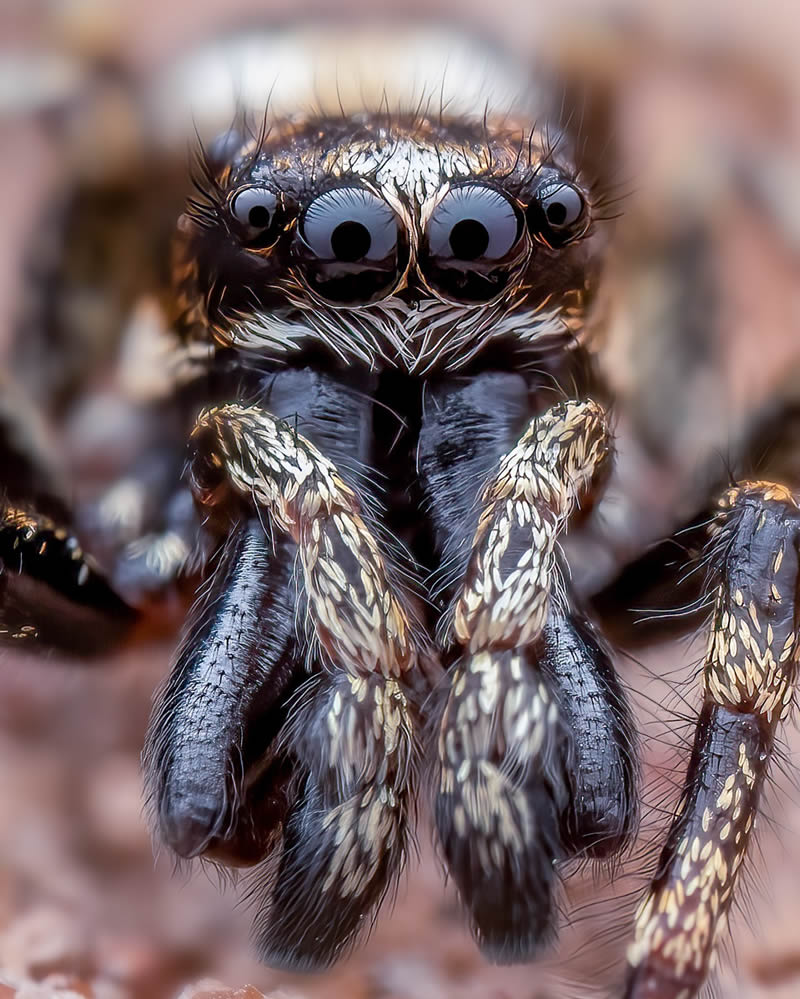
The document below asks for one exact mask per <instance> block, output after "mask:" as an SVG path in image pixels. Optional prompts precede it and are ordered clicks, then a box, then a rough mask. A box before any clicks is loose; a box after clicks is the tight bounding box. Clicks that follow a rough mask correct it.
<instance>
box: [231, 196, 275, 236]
mask: <svg viewBox="0 0 800 999" xmlns="http://www.w3.org/2000/svg"><path fill="white" fill-rule="evenodd" d="M277 207H278V198H277V196H276V195H275V193H274V192H273V191H270V190H269V188H266V187H245V188H244V190H242V191H239V193H238V194H237V195H236V196H235V197H234V199H233V201H232V202H231V211H232V212H233V215H234V218H235V219H236V220H237V222H240V223H241V224H242V225H243V226H245V228H247V229H249V230H252V231H253V233H255V232H262V231H263V230H266V229H269V228H270V227H271V226H272V224H273V222H274V221H275V211H276V209H277Z"/></svg>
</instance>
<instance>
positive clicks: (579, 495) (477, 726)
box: [420, 373, 636, 961]
mask: <svg viewBox="0 0 800 999" xmlns="http://www.w3.org/2000/svg"><path fill="white" fill-rule="evenodd" d="M531 394H532V393H530V394H529V391H528V387H527V385H526V383H525V381H524V379H523V378H522V377H520V376H518V375H506V374H500V373H489V374H485V375H482V376H478V377H477V378H473V379H471V380H469V381H467V380H463V381H457V382H451V383H449V384H444V385H440V386H438V387H432V388H431V390H430V392H429V393H428V395H427V397H426V408H425V412H424V414H423V422H422V433H421V436H420V472H421V476H422V479H423V483H424V486H425V489H426V491H427V493H428V497H429V502H430V505H431V514H432V520H433V524H434V530H435V534H436V539H437V543H438V547H439V549H440V552H441V556H442V560H443V565H444V566H445V571H446V572H447V574H448V579H447V580H446V583H445V585H446V589H447V592H448V595H451V598H452V617H451V620H450V621H449V622H448V632H447V635H446V640H447V642H448V646H449V656H450V663H451V668H450V674H449V678H448V679H449V685H448V690H447V693H446V697H445V700H444V707H443V710H442V711H441V713H440V716H439V731H438V751H437V765H436V766H437V773H436V777H435V786H436V800H435V819H436V826H437V831H438V835H439V838H440V840H441V843H442V847H443V850H444V854H445V858H446V860H447V864H448V867H449V869H450V871H451V873H452V875H453V878H454V880H455V881H456V884H457V885H458V888H459V890H460V893H461V895H462V897H463V899H464V901H465V903H466V905H467V907H468V909H469V911H470V913H471V917H472V920H473V925H474V930H475V933H476V936H477V937H478V939H479V941H480V943H481V945H482V946H483V948H484V949H485V950H486V952H487V953H488V954H489V956H491V957H492V958H494V959H496V960H500V961H508V960H527V959H530V957H532V956H533V955H534V954H535V953H536V952H537V951H538V950H539V949H540V947H541V945H542V943H543V942H544V941H545V940H546V939H547V938H548V936H550V935H551V934H552V932H553V930H554V922H555V888H556V870H555V868H556V864H557V863H558V862H559V861H561V860H565V859H567V858H568V857H569V856H570V855H574V854H576V853H583V854H584V855H591V856H596V857H601V856H608V855H609V854H610V853H612V852H614V851H616V850H618V849H620V848H621V846H622V845H623V844H624V842H625V841H626V840H627V838H628V837H629V835H630V832H631V829H632V826H633V824H634V818H635V806H634V804H633V798H634V794H633V789H634V784H635V771H636V767H635V761H634V755H633V752H632V749H633V745H634V739H633V734H632V732H633V728H632V723H631V719H630V715H629V712H628V710H627V707H626V705H625V701H624V697H623V695H622V691H621V689H620V688H619V685H618V683H617V681H616V677H615V675H614V672H613V669H612V667H611V664H610V661H609V660H608V657H607V655H606V653H605V651H604V649H603V648H602V646H601V644H600V643H599V642H597V641H596V640H595V639H594V638H593V636H592V635H591V634H590V633H588V632H587V631H586V630H585V628H584V627H582V626H581V625H580V623H579V622H578V621H577V620H576V619H575V617H574V613H573V610H572V608H570V607H569V605H568V602H567V601H565V599H564V594H563V592H562V593H559V587H560V577H559V574H558V570H557V560H556V551H555V549H556V545H557V540H558V537H559V534H560V533H561V532H562V531H563V530H564V528H565V527H566V525H567V523H568V521H569V519H570V516H571V514H572V513H573V511H574V509H575V508H576V506H577V505H579V504H580V503H581V502H582V501H585V500H586V499H587V497H589V496H590V495H591V494H592V492H593V491H595V490H596V489H597V488H598V485H599V483H600V480H601V479H602V477H603V474H604V472H605V470H606V467H607V463H608V460H609V453H610V435H609V431H608V428H607V424H606V421H605V418H604V414H603V412H602V409H601V408H600V407H599V406H598V405H597V404H596V403H593V402H588V401H587V402H574V401H572V402H564V403H561V404H559V405H556V406H553V407H552V408H551V409H549V410H547V411H545V412H543V413H542V414H541V415H539V416H537V417H534V418H533V419H529V416H530V410H531V401H530V395H531ZM520 430H522V433H521V435H520ZM482 482H484V483H487V484H486V485H485V487H484V489H483V491H482V492H481V493H479V486H480V484H481V483H482ZM476 501H477V502H476Z"/></svg>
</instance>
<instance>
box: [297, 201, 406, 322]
mask: <svg viewBox="0 0 800 999" xmlns="http://www.w3.org/2000/svg"><path fill="white" fill-rule="evenodd" d="M403 249H404V247H403V245H402V239H401V233H400V229H399V227H398V222H397V217H396V215H395V213H394V212H393V211H392V209H391V208H390V207H389V205H387V204H386V202H385V201H384V200H383V199H382V198H379V197H378V196H377V195H376V194H373V193H372V192H371V191H367V190H364V189H363V188H358V187H339V188H334V190H332V191H326V192H325V193H324V194H321V195H319V197H317V198H315V199H314V200H313V201H312V202H311V204H310V205H309V206H308V208H307V209H306V211H305V212H304V214H303V216H302V218H301V220H300V227H299V240H298V254H299V255H300V257H301V258H302V260H303V262H304V264H305V273H306V278H307V280H308V282H309V284H310V285H311V286H312V287H313V288H314V289H315V290H316V291H317V292H318V293H319V294H320V295H321V296H322V297H323V298H327V299H328V300H330V301H332V302H341V303H348V304H355V303H365V302H370V301H372V300H374V299H375V298H378V297H380V296H381V295H382V294H385V293H386V292H387V291H388V290H389V289H391V288H392V287H394V285H395V284H396V282H397V276H398V273H399V270H400V266H399V263H400V257H401V255H402V252H403Z"/></svg>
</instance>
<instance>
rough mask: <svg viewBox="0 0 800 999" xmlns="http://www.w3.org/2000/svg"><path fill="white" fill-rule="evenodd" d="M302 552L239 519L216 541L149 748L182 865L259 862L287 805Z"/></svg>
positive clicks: (158, 817)
mask: <svg viewBox="0 0 800 999" xmlns="http://www.w3.org/2000/svg"><path fill="white" fill-rule="evenodd" d="M295 554H296V552H295V547H294V545H293V544H292V542H291V541H289V540H287V539H283V538H275V537H270V536H269V535H268V533H267V531H266V530H265V528H264V525H263V524H262V523H261V521H260V519H259V518H258V517H256V516H253V515H251V516H249V517H248V516H246V515H243V516H242V517H241V519H240V520H238V521H237V522H236V523H235V524H234V525H233V526H232V527H231V529H230V531H229V532H228V534H227V536H226V537H225V538H224V539H223V540H222V541H221V542H220V544H219V547H218V549H217V551H216V552H215V553H214V555H213V556H212V558H211V560H210V562H209V564H208V566H207V567H206V573H205V576H206V578H205V580H204V583H203V584H202V586H201V588H200V591H199V594H198V598H197V601H196V603H195V606H194V608H193V609H192V612H191V614H190V617H189V621H188V623H187V626H186V628H185V629H184V634H183V637H182V640H181V643H180V646H179V649H178V652H177V655H176V658H175V665H174V667H173V669H172V670H171V672H170V674H169V677H168V679H167V682H166V684H165V685H164V686H163V688H162V689H161V690H160V691H159V693H158V695H157V697H156V701H155V705H154V709H153V714H152V717H151V721H150V727H149V730H148V735H147V743H146V745H145V750H144V756H143V759H144V765H145V774H146V780H147V789H148V798H149V802H150V805H151V808H152V809H153V813H154V821H155V824H156V825H157V828H158V830H159V838H160V839H161V840H162V841H163V842H164V843H166V844H167V846H168V847H169V848H170V849H172V850H173V851H174V852H175V853H176V854H177V855H178V856H179V857H183V858H192V857H198V856H204V857H208V858H210V859H213V860H219V861H221V862H223V863H226V864H233V865H236V866H240V865H250V864H255V863H257V862H259V861H261V860H263V859H264V858H265V857H266V856H267V855H268V853H269V852H270V850H271V849H272V847H273V846H274V845H275V843H276V842H277V838H278V835H279V833H280V828H281V824H282V822H283V821H284V820H285V818H286V815H287V813H288V807H289V788H288V786H287V784H288V774H287V773H286V770H287V766H286V763H285V761H283V760H281V759H280V758H278V754H277V753H276V752H275V747H274V743H275V741H276V739H277V736H278V732H279V729H280V726H281V725H282V724H283V722H284V721H285V717H286V709H285V702H286V699H287V696H288V695H289V694H290V692H291V690H292V689H293V688H294V687H296V686H297V677H298V676H302V670H303V668H304V666H305V663H304V661H303V651H304V650H303V648H302V646H301V645H299V643H298V640H297V629H296V627H295V614H296V604H297V587H296V583H295V578H294V572H293V563H294V558H295Z"/></svg>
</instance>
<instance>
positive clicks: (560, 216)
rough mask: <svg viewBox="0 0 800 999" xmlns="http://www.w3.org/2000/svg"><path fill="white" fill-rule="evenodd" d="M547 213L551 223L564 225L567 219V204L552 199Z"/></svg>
mask: <svg viewBox="0 0 800 999" xmlns="http://www.w3.org/2000/svg"><path fill="white" fill-rule="evenodd" d="M545 214H546V215H547V221H548V222H549V223H550V225H563V224H564V223H565V222H566V221H567V206H566V205H565V204H564V202H563V201H551V202H550V203H549V204H548V206H547V208H546V209H545Z"/></svg>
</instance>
